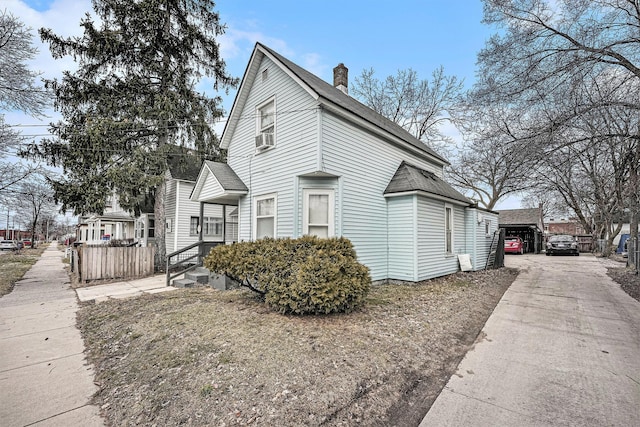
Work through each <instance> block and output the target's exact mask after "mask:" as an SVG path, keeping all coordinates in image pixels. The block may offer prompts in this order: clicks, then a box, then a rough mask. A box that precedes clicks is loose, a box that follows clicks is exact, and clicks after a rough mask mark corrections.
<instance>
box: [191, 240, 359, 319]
mask: <svg viewBox="0 0 640 427" xmlns="http://www.w3.org/2000/svg"><path fill="white" fill-rule="evenodd" d="M204 264H205V266H206V267H207V268H208V269H209V270H211V271H214V272H216V273H218V274H226V275H227V276H229V277H231V278H232V279H234V280H236V281H238V282H239V283H240V284H241V285H243V286H246V287H249V288H250V289H252V290H254V291H255V292H258V293H259V294H260V295H262V296H263V297H264V300H265V302H266V303H267V305H269V307H271V308H272V309H273V310H276V311H278V312H280V313H294V314H321V313H322V314H328V313H336V312H341V313H344V312H349V311H352V310H354V309H355V308H357V307H359V306H361V305H362V304H363V303H364V301H365V297H366V295H367V293H368V291H369V286H370V284H371V277H370V276H369V270H368V269H367V267H365V266H364V265H362V264H360V263H359V262H358V260H357V257H356V252H355V250H354V249H353V245H352V244H351V242H350V241H349V240H348V239H346V238H344V237H340V238H331V239H319V238H317V237H313V236H305V237H301V238H299V239H261V240H258V241H256V242H241V243H234V244H233V245H221V246H217V247H215V248H213V249H212V250H211V252H210V254H209V255H208V256H207V257H206V258H205V261H204Z"/></svg>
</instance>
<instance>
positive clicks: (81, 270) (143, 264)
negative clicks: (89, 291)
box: [75, 246, 156, 281]
mask: <svg viewBox="0 0 640 427" xmlns="http://www.w3.org/2000/svg"><path fill="white" fill-rule="evenodd" d="M155 253H156V248H155V247H153V246H147V247H108V246H105V247H100V246H85V247H79V248H78V257H77V262H78V263H77V268H76V269H75V270H76V271H77V272H78V275H79V279H80V280H84V281H90V280H102V279H124V280H129V279H139V278H141V277H147V276H151V275H153V272H154V270H153V268H154V267H153V266H154V262H153V261H154V257H155Z"/></svg>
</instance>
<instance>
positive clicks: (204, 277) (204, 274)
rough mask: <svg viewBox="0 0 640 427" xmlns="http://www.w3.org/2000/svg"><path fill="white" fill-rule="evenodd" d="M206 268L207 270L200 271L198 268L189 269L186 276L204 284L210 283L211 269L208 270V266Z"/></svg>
mask: <svg viewBox="0 0 640 427" xmlns="http://www.w3.org/2000/svg"><path fill="white" fill-rule="evenodd" d="M204 270H205V271H198V269H197V268H196V269H195V270H192V271H187V272H186V273H185V274H184V278H185V279H189V280H193V281H195V282H197V283H200V284H202V285H206V284H207V283H209V270H207V269H206V268H205V269H204Z"/></svg>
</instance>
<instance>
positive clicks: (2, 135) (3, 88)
mask: <svg viewBox="0 0 640 427" xmlns="http://www.w3.org/2000/svg"><path fill="white" fill-rule="evenodd" d="M32 37H33V36H32V34H31V30H30V29H29V28H27V27H25V25H24V24H23V23H22V22H20V21H19V20H18V19H17V18H16V17H14V16H13V15H11V14H10V13H8V12H7V11H6V10H5V11H2V12H0V111H8V110H20V111H23V112H25V113H27V114H30V115H32V116H36V117H40V116H42V114H43V110H44V108H45V107H46V106H47V101H48V97H47V95H46V92H45V91H44V89H43V88H42V87H39V86H37V85H36V80H37V78H38V77H39V74H38V73H37V72H35V71H32V70H31V69H29V67H28V65H27V62H28V61H30V60H31V59H33V58H34V57H35V55H36V53H37V50H36V48H35V47H33V45H32V44H31V43H32ZM24 141H25V139H24V138H23V137H22V136H21V134H20V132H18V131H16V130H15V128H13V127H11V126H10V125H9V124H7V123H6V122H5V119H4V114H0V194H1V193H3V192H4V191H7V190H8V189H10V188H11V187H13V186H14V185H16V184H17V183H18V182H20V181H21V180H23V179H25V178H26V177H27V176H29V175H30V174H31V173H33V172H34V171H35V169H36V168H35V167H32V166H30V165H26V164H23V163H19V162H17V161H8V160H7V158H8V157H9V156H10V155H13V154H15V150H16V148H17V146H18V145H19V144H20V143H22V142H24Z"/></svg>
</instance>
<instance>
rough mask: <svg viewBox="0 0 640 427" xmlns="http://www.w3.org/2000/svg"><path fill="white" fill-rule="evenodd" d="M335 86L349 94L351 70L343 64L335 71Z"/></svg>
mask: <svg viewBox="0 0 640 427" xmlns="http://www.w3.org/2000/svg"><path fill="white" fill-rule="evenodd" d="M333 86H335V87H336V88H338V89H340V90H341V91H342V92H344V93H345V94H347V95H348V94H349V69H348V68H347V67H345V66H344V64H343V63H342V62H341V63H339V64H338V66H337V67H335V68H334V69H333Z"/></svg>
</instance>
